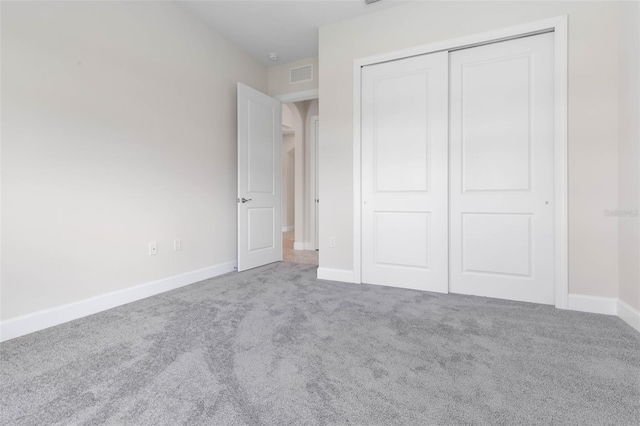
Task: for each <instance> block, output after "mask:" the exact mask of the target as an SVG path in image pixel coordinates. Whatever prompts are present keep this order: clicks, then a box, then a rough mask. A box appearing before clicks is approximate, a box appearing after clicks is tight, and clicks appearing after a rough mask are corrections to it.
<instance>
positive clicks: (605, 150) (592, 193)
mask: <svg viewBox="0 0 640 426" xmlns="http://www.w3.org/2000/svg"><path fill="white" fill-rule="evenodd" d="M563 14H568V15H569V227H570V228H569V251H570V253H569V265H570V271H569V275H570V276H569V285H570V292H571V293H576V294H585V295H595V296H604V297H617V294H618V224H617V221H615V220H611V219H610V218H607V217H605V216H604V210H605V209H612V208H615V206H616V205H617V201H618V194H617V187H618V186H617V181H618V173H617V167H618V117H617V108H618V104H617V100H618V99H617V98H618V93H617V91H618V89H617V75H618V54H617V48H616V47H617V43H618V38H617V6H616V4H615V3H613V2H415V3H411V4H408V5H404V6H398V7H394V8H392V9H389V10H385V11H382V12H380V13H375V14H371V15H366V16H362V17H359V18H355V19H352V20H348V21H343V22H340V23H336V24H332V25H328V26H324V27H322V28H320V55H319V58H320V75H322V81H321V82H320V99H322V117H321V119H322V125H321V127H320V139H321V141H322V143H321V150H320V175H321V179H320V194H321V199H322V202H321V203H320V206H321V208H320V253H321V256H320V267H321V268H331V269H341V270H345V271H347V272H348V271H351V270H353V264H354V259H353V256H352V244H353V207H352V206H353V167H352V165H353V61H354V60H355V59H357V58H362V57H366V56H370V55H374V54H379V53H383V52H389V51H394V50H398V49H403V48H407V47H411V46H417V45H421V44H427V43H431V42H435V41H442V40H447V39H452V38H456V37H461V36H465V35H471V34H476V33H480V32H485V31H489V30H493V29H498V28H504V27H507V26H511V25H517V24H522V23H526V22H531V21H535V20H539V19H544V18H550V17H554V16H558V15H563ZM332 236H335V238H336V247H335V248H330V247H329V244H328V243H329V238H330V237H332Z"/></svg>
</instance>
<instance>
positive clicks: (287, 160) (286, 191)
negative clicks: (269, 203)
mask: <svg viewBox="0 0 640 426" xmlns="http://www.w3.org/2000/svg"><path fill="white" fill-rule="evenodd" d="M283 109H284V108H283ZM295 140H296V139H295V135H294V134H286V135H282V182H283V183H282V204H283V208H282V226H283V227H287V228H289V227H292V226H294V225H295V221H294V216H295V201H296V196H295V170H296V168H295V167H296V164H295V155H296V150H295Z"/></svg>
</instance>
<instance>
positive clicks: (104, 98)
mask: <svg viewBox="0 0 640 426" xmlns="http://www.w3.org/2000/svg"><path fill="white" fill-rule="evenodd" d="M1 31H2V98H1V102H2V122H1V126H2V277H1V278H2V284H1V285H2V288H1V298H2V301H1V306H2V317H1V318H2V319H3V320H4V319H8V318H13V317H16V316H19V315H23V314H28V313H31V312H34V311H37V310H41V309H45V308H51V307H56V306H60V305H63V304H67V303H71V302H76V301H79V300H83V299H86V298H90V297H93V296H97V295H101V294H104V293H107V292H111V291H115V290H120V289H124V288H127V287H131V286H134V285H137V284H141V283H146V282H149V281H153V280H157V279H161V278H165V277H169V276H173V275H176V274H180V273H184V272H188V271H193V270H196V269H199V268H204V267H208V266H213V265H217V264H220V263H223V262H228V261H233V260H235V259H236V226H235V223H236V201H235V198H236V112H235V102H236V101H235V98H236V82H237V81H241V82H243V83H246V84H248V85H250V86H252V87H255V88H256V89H258V90H261V91H264V92H266V91H267V70H266V67H265V66H263V65H261V64H260V63H259V62H258V61H256V60H254V59H252V58H250V57H249V56H248V55H247V54H245V53H243V52H242V51H240V50H239V49H238V48H237V47H235V46H234V45H232V44H231V43H229V42H227V41H226V40H224V39H223V38H222V37H221V36H219V35H218V34H217V33H215V32H212V31H210V30H209V29H207V28H206V27H205V26H204V25H203V24H201V23H200V21H199V20H197V19H196V18H193V17H191V16H190V15H188V14H187V12H185V11H183V9H182V8H180V7H179V6H177V5H175V4H174V3H172V2H42V3H34V2H16V3H8V2H3V3H2V21H1ZM221 58H223V60H222V59H221ZM174 238H180V239H181V240H182V251H180V252H173V251H172V250H171V244H172V240H173V239H174ZM150 241H157V242H158V248H159V253H158V255H156V256H153V257H150V256H148V254H147V252H148V243H149V242H150Z"/></svg>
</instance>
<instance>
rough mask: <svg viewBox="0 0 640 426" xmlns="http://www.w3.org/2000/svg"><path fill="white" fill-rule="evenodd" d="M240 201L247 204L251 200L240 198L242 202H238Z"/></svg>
mask: <svg viewBox="0 0 640 426" xmlns="http://www.w3.org/2000/svg"><path fill="white" fill-rule="evenodd" d="M240 201H242V202H243V203H247V202H249V201H251V198H244V197H242V200H240Z"/></svg>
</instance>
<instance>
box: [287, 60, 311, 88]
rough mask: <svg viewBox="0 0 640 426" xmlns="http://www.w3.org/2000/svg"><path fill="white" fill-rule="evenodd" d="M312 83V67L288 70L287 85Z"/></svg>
mask: <svg viewBox="0 0 640 426" xmlns="http://www.w3.org/2000/svg"><path fill="white" fill-rule="evenodd" d="M305 81H313V65H311V64H310V65H304V66H301V67H296V68H291V69H290V70H289V83H291V84H293V83H304V82H305Z"/></svg>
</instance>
